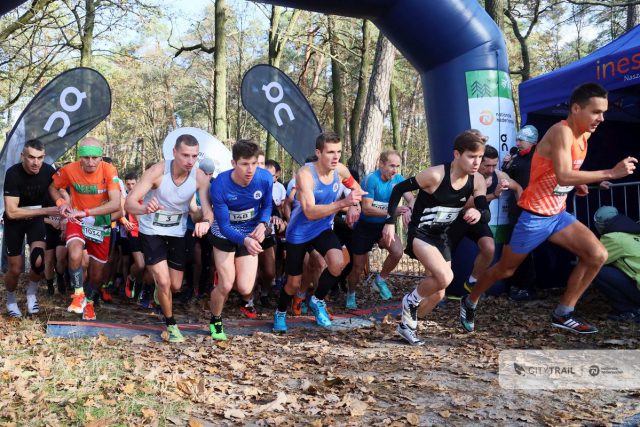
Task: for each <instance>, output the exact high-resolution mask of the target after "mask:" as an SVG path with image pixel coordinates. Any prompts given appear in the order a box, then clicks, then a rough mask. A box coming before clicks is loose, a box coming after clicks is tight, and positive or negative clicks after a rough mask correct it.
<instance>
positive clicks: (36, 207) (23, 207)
mask: <svg viewBox="0 0 640 427" xmlns="http://www.w3.org/2000/svg"><path fill="white" fill-rule="evenodd" d="M20 207H21V208H22V209H40V208H41V207H42V205H36V206H20Z"/></svg>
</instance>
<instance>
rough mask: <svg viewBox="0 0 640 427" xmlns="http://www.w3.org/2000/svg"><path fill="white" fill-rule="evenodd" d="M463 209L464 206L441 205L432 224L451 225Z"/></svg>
mask: <svg viewBox="0 0 640 427" xmlns="http://www.w3.org/2000/svg"><path fill="white" fill-rule="evenodd" d="M461 210H462V208H446V207H444V206H440V207H438V210H437V211H436V216H435V218H434V219H433V223H432V224H433V225H439V226H441V225H449V224H451V223H452V222H453V221H455V220H456V218H458V214H459V213H460V211H461Z"/></svg>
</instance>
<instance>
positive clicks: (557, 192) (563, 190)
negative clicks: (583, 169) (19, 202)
mask: <svg viewBox="0 0 640 427" xmlns="http://www.w3.org/2000/svg"><path fill="white" fill-rule="evenodd" d="M571 190H573V185H556V186H555V188H554V189H553V193H551V194H553V195H554V196H564V195H565V194H567V193H569V192H571Z"/></svg>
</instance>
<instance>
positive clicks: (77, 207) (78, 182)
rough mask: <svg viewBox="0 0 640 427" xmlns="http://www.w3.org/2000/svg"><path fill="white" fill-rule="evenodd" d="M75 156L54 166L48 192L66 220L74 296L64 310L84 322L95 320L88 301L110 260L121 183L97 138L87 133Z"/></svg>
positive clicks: (119, 207)
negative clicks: (65, 194)
mask: <svg viewBox="0 0 640 427" xmlns="http://www.w3.org/2000/svg"><path fill="white" fill-rule="evenodd" d="M78 156H79V157H80V160H78V161H77V162H73V163H69V164H67V165H65V166H63V167H61V168H60V169H58V171H57V172H56V173H55V175H54V176H53V182H52V183H51V185H50V186H49V194H51V198H52V199H53V200H54V201H55V203H56V205H57V206H58V207H59V210H60V215H61V216H64V217H65V218H66V219H67V220H68V222H67V227H66V232H65V235H66V242H67V243H66V245H67V251H68V255H67V256H68V260H69V273H70V276H71V286H72V287H73V289H74V294H73V300H72V302H71V305H69V307H68V308H67V311H70V312H73V313H78V314H82V318H83V319H84V320H95V319H96V314H95V310H94V304H93V303H94V299H95V298H96V297H97V295H96V294H97V287H98V286H100V285H101V284H102V280H103V269H104V265H105V263H106V262H107V260H108V259H109V245H110V238H111V237H110V234H111V228H110V225H111V220H112V218H113V217H115V216H119V215H120V213H121V205H120V184H119V179H118V174H117V172H116V169H115V168H114V167H113V165H110V164H108V163H105V162H103V161H102V143H101V142H100V141H98V140H97V139H95V138H91V137H89V138H85V139H83V140H82V141H81V142H80V145H79V147H78ZM66 188H70V191H71V202H69V201H68V200H67V199H66V198H63V192H65V190H64V189H66ZM60 189H62V191H60ZM116 214H117V215H116ZM85 248H86V250H87V252H88V255H89V258H90V261H89V267H88V283H87V284H86V287H83V282H84V280H83V274H84V271H83V268H82V261H83V255H84V254H83V252H84V250H85ZM85 291H86V294H85Z"/></svg>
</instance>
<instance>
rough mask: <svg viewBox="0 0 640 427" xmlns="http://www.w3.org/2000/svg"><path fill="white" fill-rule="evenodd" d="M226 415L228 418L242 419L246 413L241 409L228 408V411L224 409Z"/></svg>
mask: <svg viewBox="0 0 640 427" xmlns="http://www.w3.org/2000/svg"><path fill="white" fill-rule="evenodd" d="M224 417H225V418H226V419H228V420H232V419H237V420H241V419H243V418H244V417H246V415H245V414H244V412H243V411H241V410H240V409H227V410H226V411H224Z"/></svg>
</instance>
